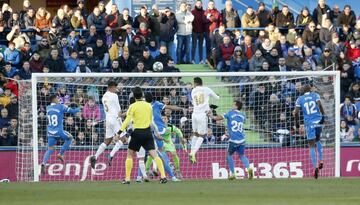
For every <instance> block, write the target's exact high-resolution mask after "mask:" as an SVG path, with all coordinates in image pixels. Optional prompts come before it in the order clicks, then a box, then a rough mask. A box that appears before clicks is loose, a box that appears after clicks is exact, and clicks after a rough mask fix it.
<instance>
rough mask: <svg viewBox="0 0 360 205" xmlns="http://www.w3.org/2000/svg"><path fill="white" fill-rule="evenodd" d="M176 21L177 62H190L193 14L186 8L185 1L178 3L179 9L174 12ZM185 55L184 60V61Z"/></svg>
mask: <svg viewBox="0 0 360 205" xmlns="http://www.w3.org/2000/svg"><path fill="white" fill-rule="evenodd" d="M176 20H177V23H178V31H177V42H178V43H177V49H176V54H177V55H176V56H177V64H184V63H186V64H188V63H190V37H191V34H192V22H193V21H194V16H193V15H192V13H191V12H189V11H188V10H187V9H186V3H185V2H182V3H181V4H180V10H179V11H178V12H177V13H176ZM184 57H185V61H184Z"/></svg>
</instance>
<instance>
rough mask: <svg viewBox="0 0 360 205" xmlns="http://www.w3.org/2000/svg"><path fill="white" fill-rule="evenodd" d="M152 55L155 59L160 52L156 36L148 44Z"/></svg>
mask: <svg viewBox="0 0 360 205" xmlns="http://www.w3.org/2000/svg"><path fill="white" fill-rule="evenodd" d="M148 48H149V51H150V55H151V57H153V58H154V59H155V58H156V57H157V56H158V55H159V54H160V50H159V48H158V45H157V44H156V40H155V39H154V38H151V39H150V41H149V45H148Z"/></svg>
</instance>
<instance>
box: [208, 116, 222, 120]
mask: <svg viewBox="0 0 360 205" xmlns="http://www.w3.org/2000/svg"><path fill="white" fill-rule="evenodd" d="M210 118H211V119H212V120H215V121H219V120H223V119H224V116H222V115H215V116H211V117H210Z"/></svg>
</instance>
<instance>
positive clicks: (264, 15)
mask: <svg viewBox="0 0 360 205" xmlns="http://www.w3.org/2000/svg"><path fill="white" fill-rule="evenodd" d="M256 15H257V17H258V19H259V24H260V27H267V26H268V25H269V24H270V23H272V19H271V12H270V11H268V10H267V9H266V6H265V3H264V2H260V3H259V7H258V10H257V12H256Z"/></svg>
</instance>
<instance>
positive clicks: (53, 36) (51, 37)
mask: <svg viewBox="0 0 360 205" xmlns="http://www.w3.org/2000/svg"><path fill="white" fill-rule="evenodd" d="M60 38H61V34H60V32H59V30H58V29H57V28H56V24H51V26H50V32H49V34H48V36H47V39H48V41H49V45H50V47H51V48H52V49H54V48H56V45H57V44H58V42H59V41H60Z"/></svg>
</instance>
